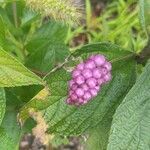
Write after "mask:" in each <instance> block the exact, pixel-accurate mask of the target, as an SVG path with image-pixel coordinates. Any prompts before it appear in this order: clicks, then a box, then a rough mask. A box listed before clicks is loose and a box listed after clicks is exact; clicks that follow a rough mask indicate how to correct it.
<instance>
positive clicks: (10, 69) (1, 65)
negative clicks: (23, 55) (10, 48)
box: [0, 49, 43, 87]
mask: <svg viewBox="0 0 150 150" xmlns="http://www.w3.org/2000/svg"><path fill="white" fill-rule="evenodd" d="M32 84H43V81H42V79H40V78H39V77H38V76H36V75H35V74H34V73H32V72H31V71H29V70H28V69H27V68H25V67H24V66H23V65H22V64H21V63H20V62H19V61H18V60H16V59H15V58H13V57H12V56H10V55H9V54H8V53H6V52H5V51H4V50H2V49H0V87H14V86H23V85H32Z"/></svg>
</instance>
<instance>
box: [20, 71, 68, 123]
mask: <svg viewBox="0 0 150 150" xmlns="http://www.w3.org/2000/svg"><path fill="white" fill-rule="evenodd" d="M69 79H70V74H69V73H67V72H66V71H65V70H64V69H60V70H58V71H57V72H53V73H51V75H50V76H49V77H48V79H47V83H48V87H49V89H48V88H47V87H46V88H44V89H43V90H41V91H40V92H39V93H38V94H37V95H36V96H35V97H33V98H32V100H31V101H29V102H28V103H26V104H25V105H24V106H23V107H22V108H21V110H20V113H19V118H20V121H21V123H23V122H25V121H26V119H27V118H28V117H29V112H30V110H31V109H32V108H34V109H35V110H43V109H45V108H47V107H48V106H49V105H52V104H53V103H55V102H57V101H59V100H60V99H61V98H62V96H66V95H67V81H68V80H69Z"/></svg>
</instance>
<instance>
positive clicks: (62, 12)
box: [26, 0, 82, 24]
mask: <svg viewBox="0 0 150 150" xmlns="http://www.w3.org/2000/svg"><path fill="white" fill-rule="evenodd" d="M26 4H27V6H28V7H29V8H30V9H31V10H33V11H36V12H38V13H40V14H41V15H43V16H45V17H52V18H54V19H55V20H60V21H63V22H67V23H73V24H77V23H78V22H79V19H80V18H81V16H82V15H81V8H82V7H80V4H76V2H73V1H72V0H26Z"/></svg>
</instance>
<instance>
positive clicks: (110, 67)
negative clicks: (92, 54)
mask: <svg viewBox="0 0 150 150" xmlns="http://www.w3.org/2000/svg"><path fill="white" fill-rule="evenodd" d="M104 67H105V68H106V69H107V71H111V69H112V65H111V63H110V62H106V63H105V64H104Z"/></svg>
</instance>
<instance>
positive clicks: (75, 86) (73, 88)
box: [70, 83, 78, 91]
mask: <svg viewBox="0 0 150 150" xmlns="http://www.w3.org/2000/svg"><path fill="white" fill-rule="evenodd" d="M70 88H71V90H73V91H74V90H76V89H77V88H78V85H77V84H76V83H75V84H73V85H72V86H71V87H70Z"/></svg>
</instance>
